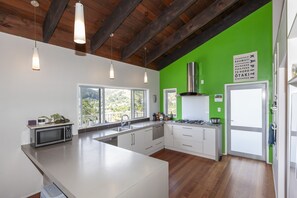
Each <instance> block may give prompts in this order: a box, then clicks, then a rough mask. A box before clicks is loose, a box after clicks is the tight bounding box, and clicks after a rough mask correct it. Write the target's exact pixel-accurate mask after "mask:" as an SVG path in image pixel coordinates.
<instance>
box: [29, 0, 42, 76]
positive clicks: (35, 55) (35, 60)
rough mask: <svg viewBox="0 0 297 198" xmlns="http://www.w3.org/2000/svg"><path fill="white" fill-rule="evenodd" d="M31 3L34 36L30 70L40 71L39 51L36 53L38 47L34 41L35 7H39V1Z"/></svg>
mask: <svg viewBox="0 0 297 198" xmlns="http://www.w3.org/2000/svg"><path fill="white" fill-rule="evenodd" d="M31 5H32V6H33V7H34V37H35V41H34V49H33V56H32V70H33V71H40V62H39V53H38V48H37V43H36V8H37V7H39V2H38V1H36V0H32V1H31Z"/></svg>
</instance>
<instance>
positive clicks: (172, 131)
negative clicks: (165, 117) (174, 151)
mask: <svg viewBox="0 0 297 198" xmlns="http://www.w3.org/2000/svg"><path fill="white" fill-rule="evenodd" d="M171 135H173V126H171Z"/></svg>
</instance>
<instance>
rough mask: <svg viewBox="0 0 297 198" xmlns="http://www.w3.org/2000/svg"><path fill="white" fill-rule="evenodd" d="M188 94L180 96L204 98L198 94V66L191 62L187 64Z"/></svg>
mask: <svg viewBox="0 0 297 198" xmlns="http://www.w3.org/2000/svg"><path fill="white" fill-rule="evenodd" d="M187 71H188V76H187V78H188V79H187V87H188V90H187V92H184V93H180V94H179V95H180V96H203V95H204V94H200V93H199V92H197V90H198V65H197V64H196V63H195V62H190V63H188V64H187Z"/></svg>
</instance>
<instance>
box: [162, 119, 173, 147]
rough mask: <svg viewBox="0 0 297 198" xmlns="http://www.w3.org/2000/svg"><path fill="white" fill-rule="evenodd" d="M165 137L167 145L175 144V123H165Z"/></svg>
mask: <svg viewBox="0 0 297 198" xmlns="http://www.w3.org/2000/svg"><path fill="white" fill-rule="evenodd" d="M164 139H165V140H164V142H165V147H172V146H173V125H171V124H164Z"/></svg>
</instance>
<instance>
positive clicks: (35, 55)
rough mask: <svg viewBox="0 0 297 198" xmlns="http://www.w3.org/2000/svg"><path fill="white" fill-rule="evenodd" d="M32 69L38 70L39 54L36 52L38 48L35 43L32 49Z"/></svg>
mask: <svg viewBox="0 0 297 198" xmlns="http://www.w3.org/2000/svg"><path fill="white" fill-rule="evenodd" d="M32 69H33V70H34V71H39V70H40V63H39V54H38V49H37V47H36V45H35V47H34V50H33V57H32Z"/></svg>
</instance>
